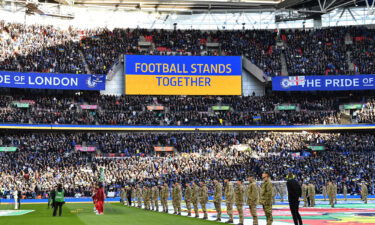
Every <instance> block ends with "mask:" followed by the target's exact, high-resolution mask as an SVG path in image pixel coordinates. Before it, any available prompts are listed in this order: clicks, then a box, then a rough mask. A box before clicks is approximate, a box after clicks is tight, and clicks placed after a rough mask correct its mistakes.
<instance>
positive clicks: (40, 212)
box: [0, 203, 219, 225]
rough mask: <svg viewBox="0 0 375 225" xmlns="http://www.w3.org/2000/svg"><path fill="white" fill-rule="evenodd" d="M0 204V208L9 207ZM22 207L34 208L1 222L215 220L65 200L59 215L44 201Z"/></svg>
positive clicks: (57, 224) (159, 224)
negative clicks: (98, 210)
mask: <svg viewBox="0 0 375 225" xmlns="http://www.w3.org/2000/svg"><path fill="white" fill-rule="evenodd" d="M9 209H10V207H9V206H7V205H1V206H0V210H9ZM22 210H34V211H33V212H30V213H28V214H25V215H21V216H0V224H1V225H15V224H17V225H103V224H105V225H150V224H152V225H176V224H178V225H191V224H194V225H201V224H206V225H207V224H219V223H216V222H212V221H206V220H202V219H196V218H188V217H184V216H177V215H169V214H165V213H158V212H152V211H146V210H143V209H138V208H133V207H126V206H121V205H120V204H117V203H112V204H106V206H105V212H104V215H95V213H94V212H93V205H92V204H72V203H71V204H65V205H64V207H63V215H62V217H58V216H57V217H52V209H47V205H46V204H30V205H22Z"/></svg>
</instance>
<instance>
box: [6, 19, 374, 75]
mask: <svg viewBox="0 0 375 225" xmlns="http://www.w3.org/2000/svg"><path fill="white" fill-rule="evenodd" d="M374 32H375V30H374V29H371V28H366V27H346V28H344V27H340V28H325V29H316V30H293V31H291V30H281V31H280V32H278V31H269V30H239V31H211V32H207V31H199V30H189V31H182V30H174V31H168V30H144V29H134V30H130V29H114V30H108V29H104V28H103V29H97V30H77V29H74V28H72V27H71V28H69V29H68V30H61V29H59V28H56V27H53V26H44V25H23V24H15V23H6V22H4V21H0V70H15V71H26V72H31V71H33V72H55V73H95V74H107V73H108V71H109V70H110V69H111V66H112V65H113V64H114V63H115V62H117V61H118V59H119V56H120V55H121V54H151V55H166V54H171V53H173V54H177V55H242V56H245V57H247V58H248V59H250V60H251V61H252V62H253V63H254V64H256V65H258V67H259V68H261V69H262V70H263V71H264V73H265V75H268V76H279V75H281V63H280V57H281V53H284V55H285V58H286V62H287V69H288V72H289V75H324V74H353V73H359V74H368V73H372V71H374V66H375V64H374V62H373V52H374V51H373V46H374V41H375V40H374ZM347 39H350V40H351V42H348V41H347ZM139 41H141V42H142V41H143V42H145V41H146V42H151V43H152V45H151V47H146V48H143V47H141V46H139V45H138V42H139ZM277 41H279V42H283V43H284V44H283V45H282V46H283V47H280V45H277V44H276V43H277ZM207 43H219V46H220V47H219V48H217V49H213V50H212V49H210V48H209V47H207V45H206V44H207ZM317 55H319V56H320V57H316V56H317ZM351 63H353V64H354V69H351V70H350V69H349V64H351ZM85 64H87V67H86V66H85Z"/></svg>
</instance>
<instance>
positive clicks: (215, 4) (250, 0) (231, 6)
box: [55, 0, 284, 12]
mask: <svg viewBox="0 0 375 225" xmlns="http://www.w3.org/2000/svg"><path fill="white" fill-rule="evenodd" d="M282 1H284V0H188V1H183V0H141V1H134V0H75V1H69V0H56V1H55V2H59V3H65V4H74V5H81V6H109V7H118V8H129V9H144V10H146V9H154V10H157V11H178V10H190V11H192V12H194V11H202V10H212V11H215V10H225V11H229V10H260V9H263V10H264V9H274V8H275V6H276V5H277V4H279V3H281V2H282Z"/></svg>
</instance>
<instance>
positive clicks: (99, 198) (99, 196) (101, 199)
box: [94, 183, 105, 215]
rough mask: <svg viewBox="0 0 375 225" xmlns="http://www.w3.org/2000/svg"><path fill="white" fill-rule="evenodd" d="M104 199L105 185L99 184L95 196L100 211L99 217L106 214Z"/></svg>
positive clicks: (96, 205) (97, 208)
mask: <svg viewBox="0 0 375 225" xmlns="http://www.w3.org/2000/svg"><path fill="white" fill-rule="evenodd" d="M104 199H105V194H104V188H103V184H102V183H99V187H98V188H97V189H96V193H95V195H94V201H95V207H96V210H97V211H98V215H102V214H103V212H104Z"/></svg>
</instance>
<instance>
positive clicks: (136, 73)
mask: <svg viewBox="0 0 375 225" xmlns="http://www.w3.org/2000/svg"><path fill="white" fill-rule="evenodd" d="M124 63H125V65H124V66H125V94H128V95H241V94H242V84H241V82H242V81H241V77H242V76H241V75H242V66H241V57H240V56H151V55H125V59H124Z"/></svg>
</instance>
